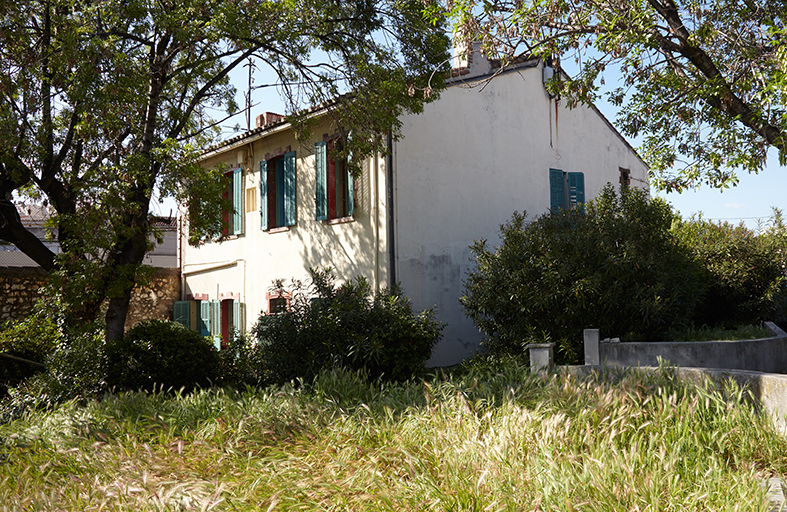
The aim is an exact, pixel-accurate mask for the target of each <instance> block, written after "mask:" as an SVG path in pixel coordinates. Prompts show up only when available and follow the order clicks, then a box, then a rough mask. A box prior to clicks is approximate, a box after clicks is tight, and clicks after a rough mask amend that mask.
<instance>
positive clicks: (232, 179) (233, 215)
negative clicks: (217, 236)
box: [223, 167, 243, 236]
mask: <svg viewBox="0 0 787 512" xmlns="http://www.w3.org/2000/svg"><path fill="white" fill-rule="evenodd" d="M224 176H227V177H228V178H229V182H228V183H227V188H226V189H225V190H224V199H229V200H230V201H231V202H232V208H233V209H232V211H224V212H223V215H224V236H227V235H240V234H241V232H242V227H243V223H242V220H241V212H242V211H243V204H242V192H241V191H242V190H243V173H242V171H241V168H240V167H238V168H237V169H234V170H232V171H230V172H228V173H225V174H224Z"/></svg>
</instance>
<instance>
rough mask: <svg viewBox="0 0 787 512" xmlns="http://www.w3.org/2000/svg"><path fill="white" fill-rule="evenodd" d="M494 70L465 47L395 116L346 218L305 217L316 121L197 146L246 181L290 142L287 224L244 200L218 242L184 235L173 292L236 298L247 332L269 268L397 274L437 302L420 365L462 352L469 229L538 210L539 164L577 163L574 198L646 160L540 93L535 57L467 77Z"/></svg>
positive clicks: (642, 169) (472, 346)
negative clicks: (291, 213) (299, 132)
mask: <svg viewBox="0 0 787 512" xmlns="http://www.w3.org/2000/svg"><path fill="white" fill-rule="evenodd" d="M493 71H494V70H493V66H492V63H490V62H488V61H486V60H485V59H484V58H483V57H481V55H480V54H478V53H475V54H474V55H473V60H472V63H471V66H470V68H469V69H466V70H464V74H461V75H459V78H458V79H457V81H454V82H452V83H451V84H450V86H449V87H448V88H447V89H446V90H445V91H443V92H442V94H441V96H440V99H439V100H438V101H436V102H433V103H431V104H429V105H426V107H425V110H424V112H423V113H422V114H421V115H409V116H405V117H404V118H403V120H402V121H403V129H402V135H403V137H402V138H401V140H399V141H394V142H393V151H392V154H391V155H390V157H389V156H382V155H381V156H379V157H377V158H373V159H370V160H369V161H367V162H366V164H365V167H364V170H363V176H362V177H361V179H360V180H358V183H357V184H356V208H355V212H354V216H353V219H352V221H351V222H344V223H337V224H329V223H327V222H326V221H317V220H315V206H314V205H315V171H314V154H313V153H314V142H317V141H319V140H322V139H323V134H325V135H328V136H330V134H331V129H330V126H328V125H325V126H322V127H321V128H322V129H316V130H313V133H314V134H315V139H314V140H313V141H308V142H306V143H304V144H298V143H297V142H296V141H295V139H294V138H293V135H292V132H291V130H290V129H289V126H288V125H287V124H286V123H284V122H280V123H278V124H274V125H270V126H268V127H266V128H262V129H257V130H255V131H253V132H251V133H250V134H249V135H247V136H245V137H242V138H238V139H236V140H231V141H229V142H228V143H226V144H225V145H224V146H222V147H221V148H220V149H218V150H217V151H215V152H214V153H212V154H211V155H209V156H208V158H206V160H205V162H204V165H205V166H206V167H210V166H214V165H216V164H218V163H219V162H223V163H225V164H227V165H228V166H229V167H237V165H238V164H240V165H241V167H242V168H243V169H244V172H243V179H244V187H243V188H244V191H245V189H248V188H252V189H254V188H255V187H257V186H258V184H259V168H260V160H262V159H265V158H266V154H268V155H270V154H274V152H276V151H277V150H278V151H280V152H281V151H285V150H286V149H287V147H288V146H289V148H290V150H294V151H296V154H297V160H296V161H297V180H296V181H297V198H296V204H297V206H296V207H297V222H296V224H295V225H294V226H291V227H290V228H289V229H287V230H282V231H279V232H266V231H262V230H261V229H260V214H259V212H258V211H251V212H248V213H244V215H243V221H244V226H243V230H242V231H243V232H242V234H241V235H239V236H237V237H235V238H234V239H231V240H228V241H225V242H223V243H221V244H204V245H201V246H199V247H196V248H195V247H189V246H188V245H187V244H185V243H184V242H183V240H184V239H183V236H182V237H181V258H182V260H181V261H182V263H181V270H182V272H183V281H184V287H183V289H184V295H194V296H197V295H201V296H203V297H205V298H209V299H210V300H217V299H219V300H220V299H221V298H226V297H230V296H232V297H237V298H239V300H241V301H242V302H243V303H245V304H246V312H247V313H246V318H245V325H246V328H247V329H248V328H249V327H250V326H251V325H253V324H254V322H256V320H257V318H258V315H259V313H260V312H262V311H266V310H267V308H268V299H267V298H266V292H268V291H269V289H270V287H271V284H272V281H273V280H274V279H280V278H284V279H288V280H289V279H290V278H297V279H304V278H305V277H306V276H307V269H308V268H309V267H324V266H332V267H333V268H334V269H335V270H336V275H337V276H338V277H339V278H340V279H342V280H345V279H350V278H352V277H354V276H355V275H358V274H361V275H364V276H366V277H367V279H369V282H370V284H372V285H373V286H377V287H383V286H387V285H389V284H390V282H391V281H392V280H393V281H397V282H400V283H401V285H402V288H403V290H404V292H405V294H406V295H407V296H408V297H410V299H411V300H412V302H413V305H414V307H415V309H416V310H421V309H424V308H427V307H432V306H436V309H437V318H438V319H439V320H441V321H443V322H446V323H447V327H446V329H445V331H444V339H443V340H442V341H441V342H440V343H439V344H438V345H437V347H436V348H435V350H434V353H433V356H432V359H431V361H430V364H432V365H436V366H442V365H451V364H455V363H458V362H459V361H461V360H462V359H464V358H465V357H467V356H470V355H472V354H473V353H474V352H475V350H476V349H477V348H478V343H479V341H480V339H481V336H480V334H479V333H478V331H477V329H476V328H475V327H474V326H473V324H472V322H471V321H469V320H468V319H467V318H466V317H465V316H464V314H463V312H462V310H461V307H460V304H459V301H458V299H459V297H460V296H461V295H462V282H463V280H464V279H465V278H466V276H467V272H468V270H469V269H470V268H471V266H472V265H473V262H472V261H471V252H470V250H469V246H470V244H471V243H472V242H473V240H476V239H486V240H488V241H489V243H490V245H493V246H494V245H496V244H497V242H498V233H499V227H500V225H501V224H502V223H504V222H506V221H507V220H508V219H510V218H511V215H512V213H513V212H514V211H520V212H521V211H527V213H528V215H529V216H530V217H531V218H532V217H535V216H537V215H540V214H542V213H544V212H546V211H548V209H549V207H550V182H549V171H550V169H559V170H562V171H565V172H572V173H573V172H581V173H583V175H584V186H585V199H586V200H589V199H591V198H593V197H595V196H596V195H597V194H598V192H599V191H600V190H601V188H602V187H603V186H604V185H606V184H607V183H612V184H614V185H616V186H617V184H618V183H619V180H620V175H621V174H620V169H621V168H624V169H629V170H630V179H631V184H632V185H633V186H642V187H647V180H648V171H647V167H646V166H645V164H644V163H643V162H642V161H641V159H640V158H639V157H638V156H637V154H636V153H635V152H634V150H633V149H632V148H631V147H630V146H629V145H628V144H627V143H626V142H625V140H624V139H623V138H622V137H621V136H620V135H619V134H618V133H617V132H616V131H615V130H614V128H613V127H612V126H611V125H610V124H609V122H608V121H607V120H606V119H605V118H604V117H603V116H602V115H601V114H600V113H599V112H598V111H597V110H595V109H592V108H587V107H581V106H580V107H577V108H575V109H568V108H566V106H565V102H562V101H560V100H559V99H556V98H550V97H549V95H548V94H547V93H546V91H545V89H544V86H543V81H542V65H541V63H539V62H535V61H530V62H525V63H522V64H520V66H519V67H518V68H517V69H516V70H514V71H509V72H507V73H503V74H500V75H498V76H496V77H495V78H494V79H493V80H491V81H489V82H488V83H486V84H485V85H484V86H483V87H481V86H479V85H480V82H479V81H480V80H483V79H484V78H486V77H488V76H489V74H490V73H492V72H493ZM468 85H476V87H468ZM389 166H390V168H389ZM256 193H257V194H259V192H258V191H257V192H256ZM245 197H246V194H245V193H244V198H245ZM391 200H392V203H391ZM245 209H246V208H245V207H244V212H245ZM184 298H185V297H184Z"/></svg>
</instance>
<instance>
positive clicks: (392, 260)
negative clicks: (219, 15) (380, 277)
mask: <svg viewBox="0 0 787 512" xmlns="http://www.w3.org/2000/svg"><path fill="white" fill-rule="evenodd" d="M386 167H387V168H386V172H387V173H388V179H387V180H386V181H387V182H388V183H387V188H388V208H387V209H388V261H389V264H390V268H391V276H390V281H389V286H390V287H393V286H394V285H395V284H396V227H395V226H394V222H395V219H396V215H395V212H394V163H393V135H392V134H391V131H390V130H389V131H388V162H387V165H386Z"/></svg>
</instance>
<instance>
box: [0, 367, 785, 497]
mask: <svg viewBox="0 0 787 512" xmlns="http://www.w3.org/2000/svg"><path fill="white" fill-rule="evenodd" d="M746 397H747V395H746V393H745V392H744V391H743V390H740V389H737V388H735V387H733V386H730V387H728V388H727V389H725V390H722V391H717V390H714V389H712V388H709V387H708V386H695V385H691V384H686V383H682V382H679V381H677V380H675V379H674V378H673V377H671V376H670V374H669V372H667V371H662V372H660V373H657V374H645V373H638V372H636V371H627V372H626V373H619V374H616V375H611V374H608V375H605V376H604V377H603V378H600V377H599V378H597V379H589V380H584V381H577V380H575V379H573V378H571V377H569V376H565V375H550V376H548V377H546V378H543V377H539V376H537V375H531V374H530V373H529V372H528V370H527V368H526V367H524V366H522V365H520V364H519V363H517V362H516V361H513V360H509V361H504V362H499V361H498V362H492V361H486V362H484V361H480V360H479V361H476V363H475V365H474V366H473V367H472V368H464V369H462V370H460V371H457V372H454V374H452V375H450V376H447V375H438V376H435V377H434V378H432V379H430V380H428V381H427V382H423V381H421V382H412V383H409V384H403V385H394V384H385V385H381V384H368V383H366V382H365V380H364V379H363V378H362V377H360V376H358V375H357V374H352V373H345V372H330V373H324V374H322V375H321V376H320V377H319V379H318V380H317V381H316V382H315V384H314V385H313V386H308V387H293V386H287V387H283V388H276V389H263V390H247V391H243V392H234V391H228V390H207V391H202V392H197V393H194V394H192V395H188V396H179V395H175V396H173V395H171V394H170V395H167V394H151V395H148V394H121V395H111V396H107V397H106V398H104V399H103V400H101V401H97V402H96V401H91V402H89V403H86V404H82V405H80V404H76V403H73V402H72V403H67V404H65V405H62V406H59V407H57V408H56V409H54V410H51V411H48V412H35V413H28V414H27V415H25V416H23V417H22V418H20V419H18V420H16V421H13V422H11V423H8V424H5V425H2V426H0V437H2V444H0V458H1V459H2V462H1V463H0V510H25V511H31V510H36V511H38V510H80V511H82V510H129V511H131V510H134V511H138V510H263V511H265V510H396V511H401V510H412V511H415V510H454V511H465V510H478V511H481V510H490V511H491V510H511V511H518V510H542V511H546V510H566V511H579V510H598V511H616V510H620V511H624V510H625V511H630V510H767V508H766V504H767V502H766V500H765V492H764V491H763V490H762V489H761V487H760V482H761V481H762V480H763V479H765V478H767V477H768V476H770V475H771V474H781V475H784V474H787V438H785V437H782V436H780V435H778V434H776V433H774V432H773V430H772V428H771V426H770V424H769V423H768V422H767V420H765V419H763V418H762V417H761V416H759V415H757V414H756V413H755V412H754V411H753V409H752V407H750V405H749V404H748V402H747V399H746Z"/></svg>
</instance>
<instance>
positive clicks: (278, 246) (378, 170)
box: [180, 117, 389, 330]
mask: <svg viewBox="0 0 787 512" xmlns="http://www.w3.org/2000/svg"><path fill="white" fill-rule="evenodd" d="M335 131H336V129H335V127H333V126H332V125H331V123H330V119H329V118H327V117H326V118H325V119H324V123H323V124H322V125H320V126H318V127H316V128H314V129H313V130H312V133H313V135H314V138H313V139H312V140H309V141H304V142H302V143H299V142H298V141H296V140H295V138H294V136H293V133H292V131H291V129H290V128H289V125H287V124H286V123H280V124H279V125H277V126H274V127H272V128H269V129H264V130H260V131H258V133H257V134H256V135H252V136H249V137H246V138H244V139H241V140H240V141H239V142H237V143H234V144H233V143H232V142H230V143H228V145H227V146H225V147H222V148H221V149H220V150H219V151H217V152H216V153H215V154H213V155H210V156H209V157H208V158H207V159H206V160H205V161H204V162H203V166H205V167H207V168H210V167H214V166H216V165H218V164H221V163H223V164H226V165H227V166H228V168H235V167H237V166H238V165H240V166H241V167H242V168H243V182H244V184H243V189H244V194H243V196H244V197H243V200H244V205H243V211H244V213H243V232H242V234H240V235H239V236H234V237H232V238H231V239H229V240H226V241H224V242H222V243H206V244H201V245H199V246H197V247H192V246H189V245H188V243H187V240H186V238H185V236H186V234H187V233H188V225H187V224H185V223H184V226H183V235H182V237H181V241H180V243H181V246H180V251H181V257H182V267H181V269H182V273H183V279H184V287H183V297H184V298H187V297H188V296H197V295H198V294H204V295H207V298H208V299H210V300H217V299H222V298H224V297H230V296H232V297H233V298H235V299H237V300H240V301H241V302H243V303H245V304H246V329H247V330H248V328H249V327H251V326H252V325H253V324H254V323H255V322H256V321H257V319H258V318H259V315H260V314H261V313H262V312H263V311H267V310H268V299H267V298H266V293H267V292H269V291H270V288H271V286H272V284H273V281H274V280H275V279H285V280H286V281H287V282H290V280H291V279H293V278H294V279H300V280H305V279H306V278H307V277H308V269H309V268H323V267H328V266H330V267H332V268H333V269H334V271H335V275H336V276H337V278H338V281H339V282H342V281H345V280H349V279H352V278H353V277H355V276H357V275H363V276H365V277H366V278H367V279H368V280H369V283H370V285H372V286H373V287H378V286H379V287H384V286H387V285H388V279H389V277H388V273H387V269H388V252H387V251H388V246H387V235H386V234H387V224H386V194H385V192H386V184H385V167H384V166H385V162H384V160H383V159H381V158H372V159H369V160H367V161H366V162H365V164H364V167H363V174H362V176H361V177H360V178H358V179H356V183H355V212H354V216H353V218H352V219H351V220H350V221H349V222H343V223H329V222H326V221H318V220H315V191H316V184H315V168H314V143H315V142H317V141H322V140H323V138H324V136H325V135H331V134H333V133H335ZM288 150H291V151H295V152H296V158H297V171H296V172H297V176H296V190H297V194H296V211H297V222H296V224H295V225H294V226H291V227H289V229H283V230H276V232H273V231H262V230H261V229H260V212H259V184H260V176H259V174H260V162H261V161H262V160H267V159H268V157H270V156H272V155H274V154H277V152H279V153H281V152H286V151H288ZM247 189H252V192H251V193H252V194H254V195H255V196H256V198H257V205H256V208H255V209H254V210H253V211H249V212H246V204H245V201H246V193H245V190H247ZM204 295H202V296H203V297H204Z"/></svg>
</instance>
